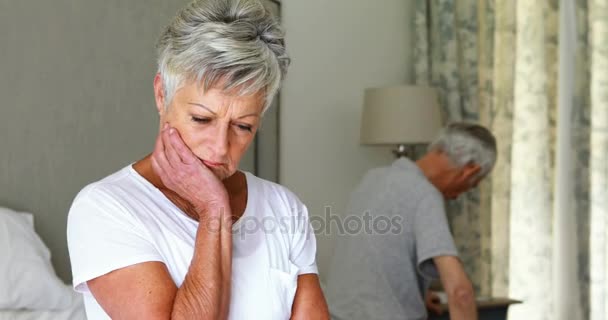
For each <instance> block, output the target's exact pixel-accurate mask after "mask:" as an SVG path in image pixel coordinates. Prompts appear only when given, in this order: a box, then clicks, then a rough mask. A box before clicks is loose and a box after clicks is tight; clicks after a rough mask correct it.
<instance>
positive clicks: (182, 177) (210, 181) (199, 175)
mask: <svg viewBox="0 0 608 320" xmlns="http://www.w3.org/2000/svg"><path fill="white" fill-rule="evenodd" d="M152 168H153V169H154V171H155V172H156V174H158V176H159V177H160V179H161V180H162V182H163V184H164V185H165V186H166V187H167V188H168V189H170V190H172V191H173V192H175V193H177V194H178V195H179V196H180V197H182V198H183V199H184V200H186V201H188V202H189V203H190V204H191V205H192V206H193V207H194V208H195V209H196V211H197V213H199V214H200V213H202V212H207V213H208V214H210V215H220V214H221V212H223V211H224V210H225V209H226V206H227V205H228V203H229V202H228V193H227V191H226V188H225V187H224V184H223V183H222V182H221V181H220V180H219V179H218V178H217V177H216V176H215V175H214V174H213V172H212V171H211V170H209V168H207V166H205V165H204V164H203V163H202V161H200V160H199V159H198V158H197V157H196V156H195V155H194V153H193V152H192V151H191V150H190V148H188V146H186V144H185V143H184V141H183V140H182V138H181V137H180V135H179V133H178V132H177V130H176V129H175V128H170V127H169V126H168V125H165V127H164V128H163V130H162V131H161V132H160V134H159V136H158V138H157V140H156V145H155V147H154V152H153V153H152Z"/></svg>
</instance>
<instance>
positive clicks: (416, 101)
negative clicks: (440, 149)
mask: <svg viewBox="0 0 608 320" xmlns="http://www.w3.org/2000/svg"><path fill="white" fill-rule="evenodd" d="M440 129H441V112H440V110H439V102H438V100H437V92H436V91H435V89H433V88H431V87H422V86H393V87H385V88H373V89H366V90H365V103H364V106H363V114H362V116H361V144H372V145H374V144H381V145H383V144H384V145H402V144H424V143H429V142H431V141H433V139H434V138H435V137H436V136H437V134H438V132H439V130H440Z"/></svg>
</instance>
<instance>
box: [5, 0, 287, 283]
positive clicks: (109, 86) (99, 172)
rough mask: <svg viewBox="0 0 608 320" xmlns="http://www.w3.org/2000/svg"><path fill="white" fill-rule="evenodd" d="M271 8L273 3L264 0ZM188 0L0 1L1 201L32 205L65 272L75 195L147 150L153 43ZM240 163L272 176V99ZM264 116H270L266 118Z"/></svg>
mask: <svg viewBox="0 0 608 320" xmlns="http://www.w3.org/2000/svg"><path fill="white" fill-rule="evenodd" d="M265 1H266V2H265V4H266V5H267V6H268V7H269V8H270V9H271V10H272V11H273V12H274V13H277V14H278V12H279V8H278V5H277V4H274V3H271V2H270V1H269V0H265ZM189 2H190V1H189V0H175V1H163V0H128V1H125V0H104V1H99V0H53V1H41V0H0V97H2V100H0V206H5V207H10V208H14V209H17V210H22V211H28V212H32V213H34V216H35V225H36V230H37V231H38V233H39V234H40V235H41V236H42V238H43V240H44V241H45V243H46V244H47V245H48V246H49V248H50V249H51V252H52V255H53V258H52V261H53V265H54V266H55V269H56V271H57V273H58V275H59V276H60V277H61V278H62V279H64V280H65V281H66V282H69V281H70V279H71V274H70V267H69V259H68V252H67V246H66V236H65V227H66V217H67V212H68V209H69V206H70V204H71V202H72V199H73V198H74V196H75V195H76V193H77V192H78V191H79V190H80V189H81V188H82V187H83V186H85V185H86V184H88V183H90V182H93V181H95V180H98V179H100V178H102V177H104V176H106V175H108V174H110V173H112V172H114V171H116V170H118V169H119V168H121V167H123V166H125V165H127V164H129V163H131V162H133V161H136V160H138V159H140V158H142V157H143V156H145V155H146V154H148V153H149V152H150V151H151V150H152V147H153V143H154V139H155V137H156V132H157V131H156V130H157V128H158V115H157V112H156V107H155V104H154V98H153V91H152V80H153V77H154V74H155V72H156V63H155V51H154V43H155V40H156V38H157V37H158V35H159V34H160V31H161V29H162V27H164V26H165V25H166V24H167V23H168V22H169V20H170V18H171V17H172V16H173V15H174V14H175V13H176V12H177V10H179V8H181V7H182V6H184V5H185V4H187V3H189ZM267 118H268V123H267V124H266V125H265V126H264V127H263V128H262V130H261V132H260V136H261V137H262V139H259V140H260V141H259V142H258V148H257V149H258V150H260V151H261V152H263V154H261V152H259V153H258V154H257V155H256V154H254V148H251V149H250V150H249V152H248V154H247V155H246V157H245V158H244V159H243V161H242V163H241V168H242V169H244V170H248V171H252V172H254V171H255V167H256V166H255V162H256V156H257V157H259V159H258V160H257V169H258V172H259V174H260V175H261V176H263V177H266V178H269V179H275V178H276V176H277V168H276V167H277V150H276V149H277V123H276V121H277V106H276V105H274V106H273V109H272V110H269V112H268V115H267ZM265 123H266V121H265Z"/></svg>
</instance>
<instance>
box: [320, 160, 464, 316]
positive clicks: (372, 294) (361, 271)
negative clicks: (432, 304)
mask: <svg viewBox="0 0 608 320" xmlns="http://www.w3.org/2000/svg"><path fill="white" fill-rule="evenodd" d="M346 214H347V215H348V216H356V217H358V219H359V220H360V221H362V222H363V223H365V221H366V220H368V221H369V220H371V221H370V222H369V223H368V224H369V225H371V226H372V228H371V230H370V229H368V230H364V229H365V228H361V230H359V232H357V234H354V235H347V234H344V235H337V236H336V238H337V241H336V246H335V250H334V254H333V257H332V261H331V264H330V269H329V273H328V275H327V288H326V292H325V293H326V296H327V300H328V303H329V308H330V311H331V314H332V319H338V320H346V319H349V320H357V319H365V320H369V319H399V320H404V319H412V320H413V319H416V320H418V319H426V318H427V313H426V307H425V305H424V292H425V291H426V289H427V288H428V285H429V283H430V280H432V279H437V278H438V276H439V274H438V272H437V270H436V268H435V265H434V263H433V260H432V258H433V257H437V256H457V255H458V253H457V251H456V247H455V246H454V240H453V238H452V235H451V233H450V230H449V227H448V223H447V219H446V214H445V209H444V202H443V196H442V195H441V193H440V192H439V191H438V190H437V189H436V188H435V187H434V186H433V185H432V184H431V183H430V182H429V181H428V180H427V178H426V177H425V176H424V175H423V173H422V171H420V169H419V168H418V166H416V164H414V163H413V162H412V161H410V160H408V159H406V158H401V159H398V160H396V161H395V162H394V163H393V164H392V165H391V166H389V167H383V168H377V169H372V170H371V171H370V172H368V173H367V174H366V175H365V177H364V178H363V180H362V181H361V183H360V184H359V185H358V186H357V188H356V189H355V191H354V192H353V194H352V195H351V199H350V202H349V205H348V208H347V212H346ZM346 219H350V220H353V219H354V218H347V217H345V220H346ZM387 221H391V222H390V228H387V227H386V226H387V223H386V222H387ZM351 224H352V225H355V223H352V222H351ZM387 229H388V231H387ZM350 230H351V231H352V230H354V228H350ZM334 231H336V230H334ZM370 231H371V232H370Z"/></svg>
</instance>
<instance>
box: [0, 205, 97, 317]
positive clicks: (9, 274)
mask: <svg viewBox="0 0 608 320" xmlns="http://www.w3.org/2000/svg"><path fill="white" fill-rule="evenodd" d="M0 257H2V258H1V259H0V320H47V319H48V320H51V319H52V320H83V319H86V316H85V312H84V304H83V300H82V297H81V295H80V294H78V293H76V292H75V291H74V290H72V287H71V285H67V284H65V283H63V282H62V281H61V280H60V279H59V278H58V277H57V275H56V274H55V270H54V269H53V266H52V264H51V253H50V251H49V249H48V248H47V247H46V245H45V244H44V242H42V240H41V239H40V237H39V236H38V234H36V232H35V230H34V218H33V215H32V214H30V213H26V212H17V211H14V210H11V209H8V208H3V207H0Z"/></svg>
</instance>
